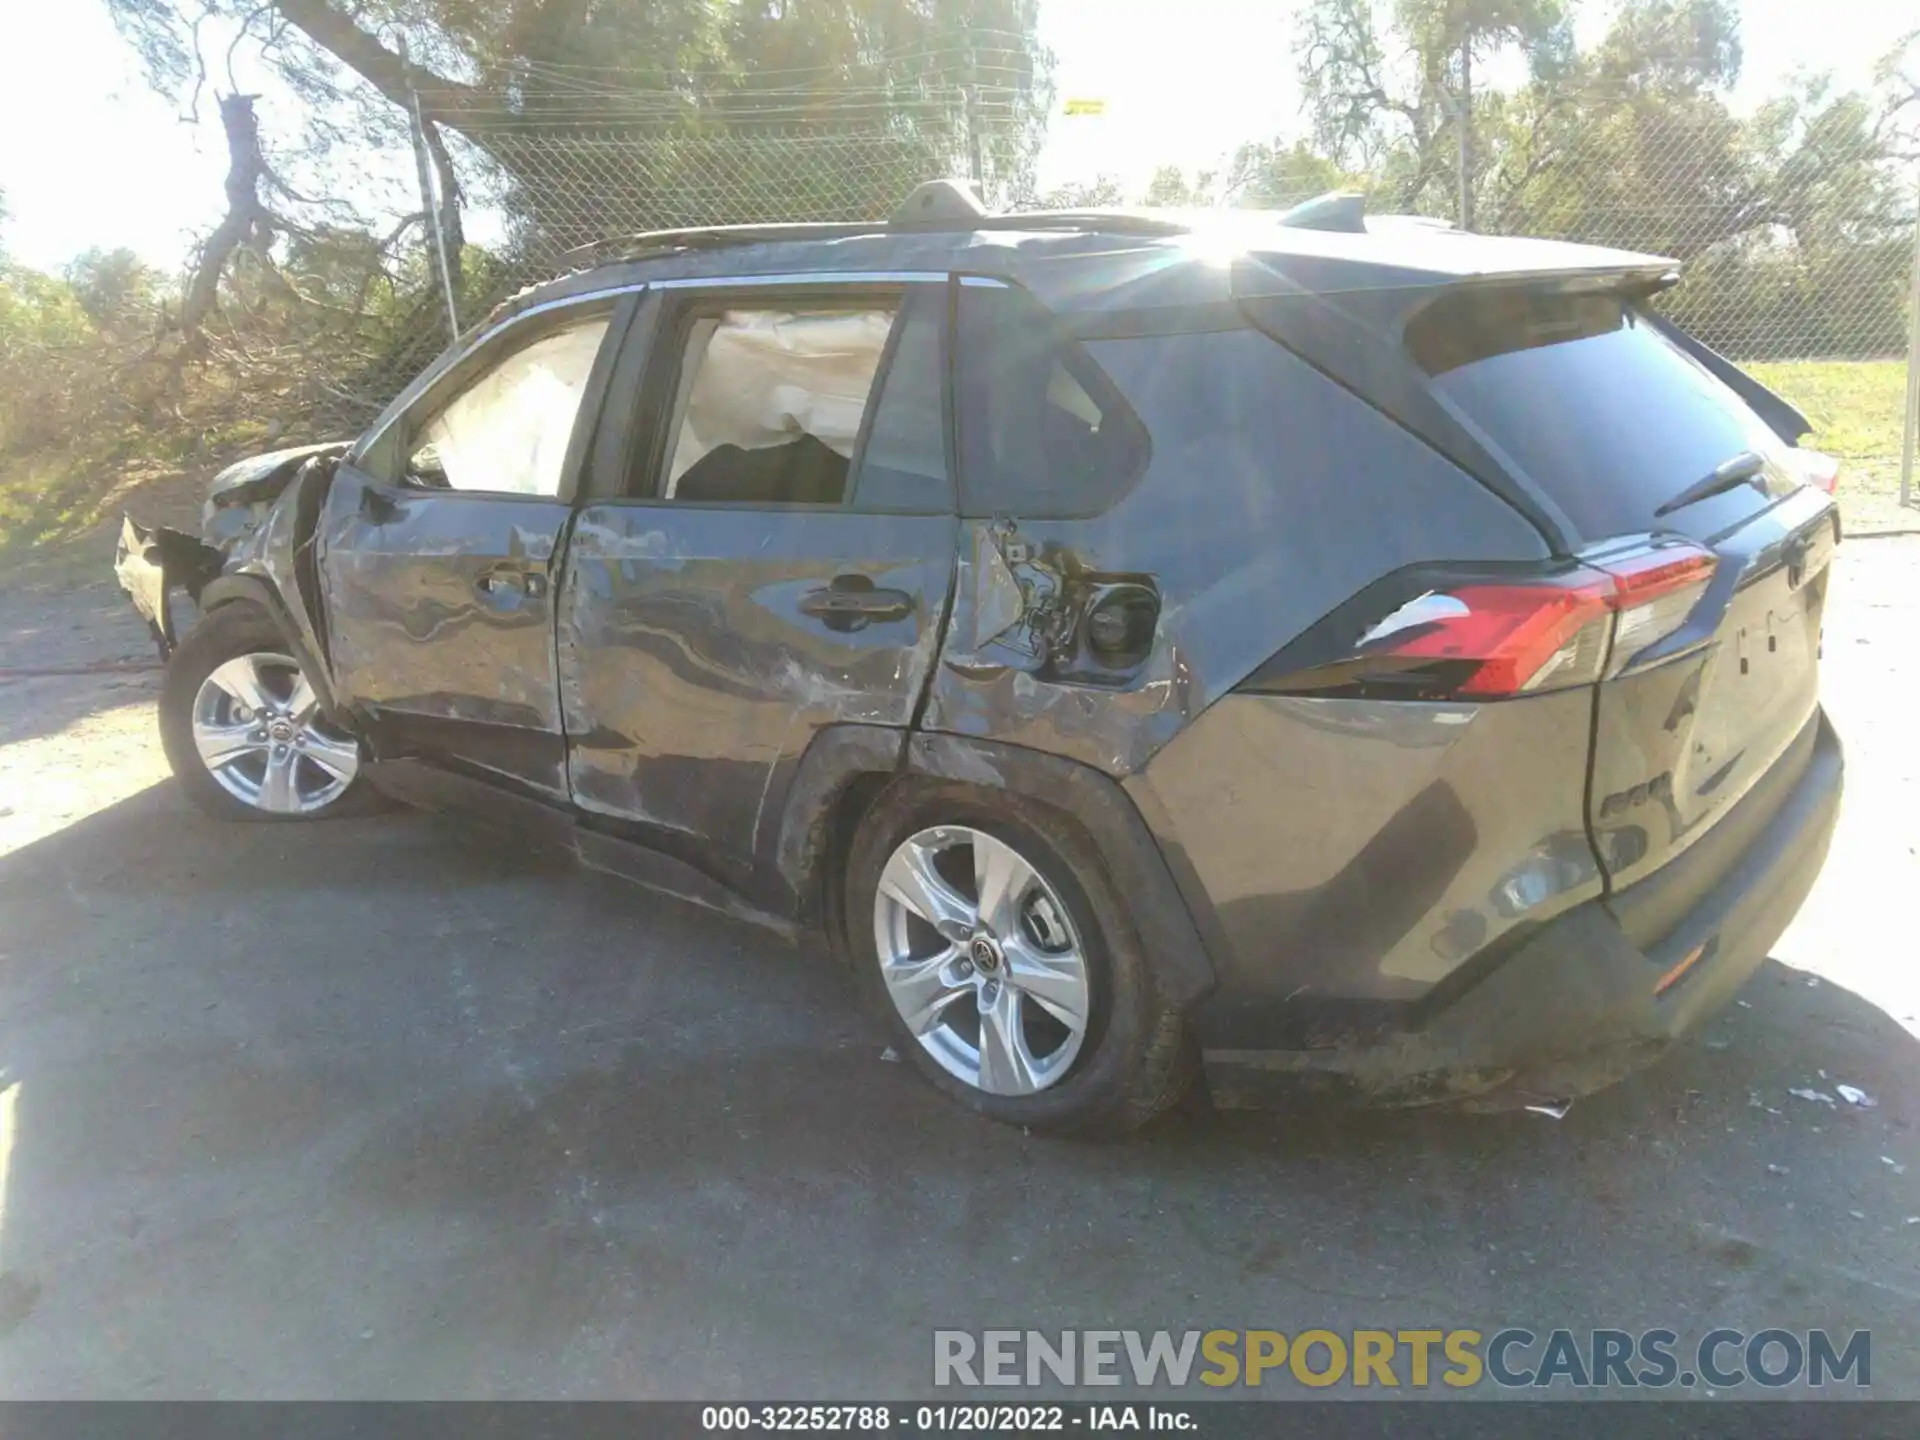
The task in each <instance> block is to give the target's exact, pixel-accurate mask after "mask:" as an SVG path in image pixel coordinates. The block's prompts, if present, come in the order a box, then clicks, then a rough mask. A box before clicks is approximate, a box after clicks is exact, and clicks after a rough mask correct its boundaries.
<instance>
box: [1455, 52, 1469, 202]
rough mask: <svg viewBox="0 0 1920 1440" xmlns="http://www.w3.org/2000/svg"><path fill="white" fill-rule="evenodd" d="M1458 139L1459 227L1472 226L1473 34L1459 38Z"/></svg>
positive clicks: (1456, 110) (1456, 118)
mask: <svg viewBox="0 0 1920 1440" xmlns="http://www.w3.org/2000/svg"><path fill="white" fill-rule="evenodd" d="M1453 123H1454V130H1455V133H1456V134H1457V135H1458V136H1459V139H1460V228H1461V229H1462V230H1471V229H1473V35H1472V32H1468V33H1467V34H1466V35H1463V36H1462V37H1461V39H1460V98H1459V99H1458V100H1457V101H1456V102H1455V103H1454V120H1453Z"/></svg>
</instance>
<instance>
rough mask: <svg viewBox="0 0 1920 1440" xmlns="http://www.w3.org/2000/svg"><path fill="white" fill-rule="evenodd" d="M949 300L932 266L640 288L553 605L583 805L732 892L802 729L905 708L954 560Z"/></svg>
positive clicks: (928, 662) (899, 721)
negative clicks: (641, 303)
mask: <svg viewBox="0 0 1920 1440" xmlns="http://www.w3.org/2000/svg"><path fill="white" fill-rule="evenodd" d="M948 309H949V305H948V283H947V277H946V276H945V275H926V276H899V275H895V276H875V277H862V276H796V277H750V278H748V279H743V280H713V281H700V282H694V283H685V282H674V281H668V282H663V283H659V284H656V285H655V286H654V287H653V288H652V289H651V290H650V291H649V299H648V301H647V305H646V308H645V309H643V311H642V313H641V314H640V316H639V317H638V318H637V319H636V321H635V323H634V326H633V332H632V335H631V338H630V340H629V349H628V353H627V354H626V355H625V356H623V358H622V360H621V362H620V368H619V370H618V372H617V373H616V378H615V381H614V391H615V393H619V394H628V395H633V396H637V400H635V401H631V402H630V403H631V404H633V405H634V407H635V408H634V409H633V412H632V414H631V415H629V416H626V417H614V416H612V414H611V412H612V410H613V406H612V405H611V404H610V405H609V407H608V410H609V416H610V418H609V423H608V424H607V425H606V426H604V427H603V430H602V436H601V444H602V446H603V448H604V447H605V446H608V445H612V446H615V447H617V451H618V453H613V454H608V453H599V452H596V454H595V456H594V458H593V461H592V464H591V467H590V468H591V472H592V476H591V478H590V481H589V487H590V493H589V496H588V499H587V501H586V503H585V504H584V505H583V506H582V508H581V509H580V511H579V512H578V515H577V517H576V520H575V524H574V529H573V534H572V538H571V541H570V545H569V550H568V556H567V562H566V573H565V577H564V580H563V582H562V586H561V593H560V596H559V600H558V604H557V618H558V651H557V653H558V666H559V673H560V689H561V699H562V706H563V710H564V716H565V724H566V732H567V747H568V773H569V778H570V781H571V784H572V791H573V797H574V801H575V803H576V804H577V805H578V806H579V807H580V808H581V809H582V810H583V811H584V812H586V813H587V815H588V816H589V817H599V819H600V820H601V821H602V822H604V823H606V824H607V825H610V826H615V827H618V828H619V830H620V831H621V833H625V834H627V835H628V836H629V838H633V839H638V840H641V841H643V842H644V843H647V844H648V845H650V846H651V847H652V848H654V849H656V850H659V851H663V852H665V853H667V854H669V855H672V856H674V857H676V858H678V859H680V860H682V861H683V862H685V863H687V864H690V865H692V866H694V867H695V868H697V869H699V870H701V871H703V872H705V873H707V874H708V875H710V876H711V877H712V878H713V879H716V880H719V881H721V882H723V883H725V884H727V885H730V886H731V887H733V888H734V889H736V890H745V891H747V892H748V893H754V891H755V889H756V886H757V879H756V877H757V876H764V875H765V874H767V873H770V872H769V870H768V868H767V867H765V866H764V865H763V864H762V861H764V860H766V859H767V858H768V856H769V853H770V850H771V846H772V843H773V839H774V836H775V833H776V831H777V828H778V827H777V824H776V823H775V822H777V820H778V818H779V817H780V816H781V815H782V813H783V811H784V802H785V798H786V792H787V788H788V786H789V785H790V784H791V783H792V779H793V776H794V773H795V771H796V769H797V767H798V764H799V762H800V759H801V757H802V756H803V755H804V754H805V753H806V751H807V747H808V745H809V743H810V742H811V741H812V739H813V738H814V736H815V735H816V734H817V733H818V732H819V731H820V730H821V729H822V728H823V727H825V726H828V725H832V724H835V723H841V722H854V723H861V724H867V725H878V726H888V727H896V728H898V729H900V730H902V731H903V732H904V731H905V729H906V728H907V727H908V725H909V724H910V723H911V722H912V720H913V718H914V715H915V713H916V711H917V708H918V706H919V704H920V701H921V697H922V693H923V691H924V690H925V688H926V684H927V678H928V675H929V674H930V672H931V670H932V667H933V662H934V655H935V650H936V646H937V642H938V638H939V633H940V627H941V624H942V621H943V618H944V616H945V613H946V609H947V604H948V596H949V592H950V589H951V585H952V577H953V571H954V550H955V539H956V529H957V525H958V522H957V520H956V518H955V512H954V502H953V489H952V482H951V477H950V469H949V465H948V459H947V449H948V446H947V421H946V413H945V406H946V389H947V386H946V379H945V377H946V329H947V314H948ZM591 823H592V821H591V819H590V821H589V824H591Z"/></svg>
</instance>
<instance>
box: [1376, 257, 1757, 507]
mask: <svg viewBox="0 0 1920 1440" xmlns="http://www.w3.org/2000/svg"><path fill="white" fill-rule="evenodd" d="M1406 345H1407V351H1408V353H1409V355H1411V357H1412V358H1413V361H1414V363H1415V364H1417V365H1418V366H1419V367H1420V368H1421V369H1422V370H1423V371H1425V372H1426V373H1427V375H1429V376H1430V377H1431V379H1432V384H1433V388H1434V389H1435V391H1437V392H1438V393H1439V395H1440V396H1441V397H1442V398H1443V399H1444V400H1445V401H1446V402H1447V403H1448V404H1449V405H1450V406H1451V407H1452V408H1453V409H1454V411H1455V413H1456V414H1458V415H1459V416H1460V417H1461V418H1462V419H1463V420H1465V421H1466V422H1468V423H1469V424H1470V425H1472V426H1474V427H1476V428H1477V429H1478V430H1479V431H1480V432H1481V433H1482V434H1483V435H1484V436H1485V437H1486V439H1488V440H1489V441H1491V442H1492V444H1493V445H1494V446H1495V447H1497V448H1498V449H1499V450H1501V451H1504V452H1505V454H1506V456H1507V458H1509V459H1510V460H1511V461H1512V462H1513V463H1514V464H1515V465H1516V466H1517V467H1518V468H1519V469H1520V470H1521V471H1522V472H1523V473H1524V474H1525V475H1526V476H1527V477H1528V478H1529V479H1530V480H1532V481H1533V483H1534V484H1535V485H1536V486H1538V487H1539V489H1540V490H1541V491H1542V493H1544V494H1545V495H1546V496H1548V498H1550V499H1551V500H1553V502H1554V503H1555V504H1557V505H1558V506H1559V507H1560V508H1561V509H1562V510H1563V511H1565V512H1566V515H1567V518H1568V519H1569V520H1570V521H1572V523H1573V525H1574V526H1575V528H1576V529H1577V530H1579V531H1580V533H1581V535H1582V537H1583V538H1585V539H1588V540H1595V539H1600V538H1602V537H1605V536H1609V535H1622V534H1632V533H1635V532H1639V531H1644V530H1647V529H1650V528H1652V527H1653V526H1655V525H1656V524H1658V523H1660V522H1658V521H1657V520H1656V519H1655V517H1654V513H1653V512H1654V511H1655V510H1656V509H1657V508H1658V507H1659V506H1660V505H1661V504H1663V503H1664V502H1666V501H1668V500H1671V499H1672V498H1673V497H1674V496H1675V495H1677V494H1679V493H1680V492H1681V491H1682V490H1684V489H1686V488H1687V487H1688V486H1689V485H1692V484H1693V483H1694V482H1696V481H1698V480H1699V479H1701V478H1702V477H1703V476H1705V475H1706V474H1707V473H1708V472H1709V471H1711V470H1713V469H1714V468H1715V467H1716V466H1718V465H1720V464H1722V463H1723V462H1725V461H1727V460H1729V459H1731V458H1733V457H1734V456H1736V455H1738V454H1740V453H1741V452H1743V451H1747V450H1756V451H1759V452H1760V453H1761V454H1762V455H1766V456H1769V457H1778V455H1779V453H1780V451H1781V442H1780V440H1779V437H1778V436H1776V435H1775V434H1774V433H1773V432H1772V431H1771V430H1769V429H1768V428H1767V426H1766V425H1765V424H1764V423H1763V422H1762V421H1761V419H1760V417H1759V416H1758V415H1756V414H1754V412H1753V411H1752V410H1751V409H1749V408H1748V407H1747V405H1746V404H1745V403H1744V402H1743V401H1742V400H1741V399H1740V398H1739V397H1738V396H1737V395H1735V394H1734V393H1733V392H1732V391H1731V390H1729V389H1728V388H1727V387H1726V386H1725V385H1723V384H1721V383H1720V381H1718V380H1717V379H1715V378H1714V377H1713V376H1712V375H1711V374H1709V373H1708V372H1707V371H1706V370H1705V369H1703V368H1702V367H1701V366H1700V365H1699V364H1697V363H1696V362H1695V361H1694V360H1693V358H1692V357H1691V356H1689V355H1687V354H1686V353H1685V352H1683V351H1682V350H1680V349H1679V348H1678V347H1677V346H1675V345H1673V344H1671V343H1670V342H1668V341H1667V340H1666V338H1665V337H1664V336H1662V335H1661V334H1660V333H1659V332H1658V331H1657V330H1655V329H1654V328H1653V327H1652V326H1651V325H1650V324H1648V323H1647V321H1646V317H1645V316H1644V315H1643V314H1642V313H1641V311H1640V310H1639V309H1638V307H1637V306H1636V305H1635V304H1633V303H1632V302H1629V301H1625V300H1622V299H1621V298H1620V297H1618V296H1613V295H1580V296H1568V295H1543V294H1540V293H1538V292H1528V291H1523V290H1492V291H1481V292H1477V293H1476V292H1467V293H1463V294H1459V295H1455V296H1450V297H1448V298H1446V299H1444V300H1441V301H1439V302H1438V303H1436V304H1434V305H1431V306H1429V307H1428V308H1427V309H1425V310H1424V311H1422V312H1421V313H1420V314H1419V315H1418V316H1417V317H1416V318H1415V319H1414V320H1413V321H1412V322H1411V323H1410V324H1409V325H1408V327H1407V335H1406ZM1771 483H1773V484H1775V485H1780V486H1784V485H1785V484H1787V483H1789V482H1786V481H1785V479H1784V477H1783V476H1776V478H1775V479H1774V480H1773V481H1772V482H1771ZM1764 503H1766V501H1765V499H1764V497H1763V496H1762V495H1761V493H1760V492H1759V491H1757V490H1756V489H1755V488H1753V487H1752V486H1747V485H1742V486H1740V487H1738V489H1736V490H1734V491H1730V492H1728V493H1726V494H1724V495H1720V496H1717V497H1715V498H1713V499H1710V500H1703V501H1701V502H1700V503H1699V504H1698V505H1697V506H1690V507H1688V510H1687V512H1685V513H1686V514H1687V516H1688V518H1689V519H1690V520H1693V521H1699V522H1705V523H1707V524H1711V525H1720V524H1725V523H1731V522H1733V521H1736V520H1738V519H1739V518H1740V517H1741V516H1742V515H1745V514H1747V513H1750V512H1752V511H1753V510H1755V509H1757V508H1759V507H1760V506H1761V505H1763V504H1764ZM1674 518H1675V519H1676V520H1678V519H1679V518H1680V516H1679V514H1678V513H1676V515H1675V517H1674ZM1690 528H1691V527H1690Z"/></svg>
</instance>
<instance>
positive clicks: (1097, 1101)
mask: <svg viewBox="0 0 1920 1440" xmlns="http://www.w3.org/2000/svg"><path fill="white" fill-rule="evenodd" d="M847 901H848V903H847V909H846V913H847V917H848V920H847V929H848V932H849V940H850V943H851V945H852V947H853V951H854V956H853V958H854V961H855V965H856V968H857V969H858V971H859V972H860V973H861V975H862V977H863V981H864V985H865V988H866V990H867V993H868V996H869V999H870V1002H871V1004H872V1006H873V1008H874V1009H875V1010H876V1011H877V1012H878V1013H879V1014H880V1016H881V1017H882V1019H883V1020H884V1022H885V1023H886V1024H887V1025H888V1026H889V1027H890V1029H891V1030H892V1032H893V1034H894V1035H895V1037H896V1043H897V1045H898V1048H900V1049H902V1050H904V1051H905V1052H906V1053H907V1054H908V1055H909V1056H910V1057H911V1059H912V1061H913V1063H914V1064H915V1065H916V1067H917V1068H918V1069H919V1070H920V1071H921V1073H922V1074H923V1075H925V1076H926V1077H927V1078H928V1079H929V1080H930V1081H931V1082H932V1083H933V1084H934V1085H935V1086H936V1087H937V1088H938V1089H940V1090H941V1091H943V1092H944V1093H946V1094H947V1095H948V1096H950V1097H952V1098H953V1099H955V1100H958V1101H959V1102H960V1103H961V1104H963V1105H965V1106H967V1107H968V1108H969V1109H971V1110H975V1111H977V1112H979V1113H980V1114H983V1115H987V1116H989V1117H991V1118H993V1119H996V1120H1001V1121H1005V1122H1007V1123H1009V1124H1016V1125H1025V1126H1033V1127H1039V1128H1043V1129H1050V1130H1056V1131H1063V1132H1070V1133H1082V1134H1086V1133H1095V1134H1099V1133H1107V1134H1111V1133H1116V1132H1121V1131H1126V1130H1130V1129H1133V1128H1134V1127H1136V1126H1138V1125H1141V1124H1143V1123H1145V1122H1146V1121H1147V1120H1148V1119H1150V1118H1152V1117H1153V1116H1154V1115H1156V1114H1158V1113H1159V1112H1160V1111H1161V1110H1164V1109H1165V1108H1167V1107H1168V1106H1170V1105H1172V1104H1173V1103H1174V1102H1175V1101H1176V1100H1178V1099H1179V1098H1180V1095H1181V1093H1182V1092H1183V1091H1184V1089H1185V1088H1186V1086H1187V1084H1188V1083H1189V1082H1190V1080H1191V1078H1192V1074H1193V1068H1194V1067H1193V1063H1192V1062H1193V1055H1192V1047H1191V1042H1190V1040H1189V1039H1188V1036H1187V1034H1186V1028H1185V1025H1184V1023H1183V1021H1182V1018H1181V1016H1180V1015H1179V1013H1178V1012H1177V1011H1176V1010H1174V1009H1173V1008H1172V1007H1171V1006H1170V1005H1168V1004H1167V1002H1166V1000H1165V999H1164V997H1163V996H1162V994H1161V992H1160V988H1159V986H1158V985H1157V984H1156V983H1155V980H1154V975H1153V971H1152V966H1151V964H1150V962H1149V960H1148V957H1147V956H1146V955H1145V953H1144V952H1143V950H1142V948H1141V945H1140V941H1139V938H1138V936H1137V935H1136V934H1135V932H1134V928H1133V926H1132V924H1131V923H1130V920H1129V918H1128V914H1127V910H1126V907H1125V904H1124V902H1123V901H1122V900H1121V898H1120V896H1119V895H1118V893H1117V892H1116V891H1115V889H1114V887H1113V882H1112V881H1111V880H1110V879H1109V878H1108V876H1107V872H1106V867H1105V866H1104V865H1102V864H1101V862H1100V857H1099V854H1098V852H1097V851H1096V850H1095V848H1094V847H1093V845H1092V843H1091V842H1090V841H1089V840H1088V839H1087V838H1086V837H1085V836H1084V835H1083V834H1082V833H1081V832H1080V830H1079V829H1078V827H1076V826H1075V825H1073V824H1072V822H1071V821H1069V820H1067V819H1066V818H1065V817H1063V816H1061V815H1059V814H1058V813H1056V812H1054V811H1053V810H1051V809H1049V808H1048V807H1045V806H1042V805H1036V804H1032V803H1030V802H1027V801H1025V800H1023V799H1021V798H1019V797H1015V796H1009V795H993V796H986V795H983V794H981V793H979V792H977V791H974V790H972V789H970V788H969V787H966V786H956V785H941V784H930V783H927V782H922V781H918V780H904V781H899V782H896V783H895V784H894V785H893V786H892V787H890V788H889V789H888V790H887V791H886V792H885V793H883V794H882V795H881V796H880V798H879V799H878V800H877V801H876V802H875V804H874V806H873V808H872V810H870V811H869V812H868V813H867V815H866V817H865V819H864V821H863V822H862V824H861V828H860V830H859V833H858V834H857V835H856V836H855V837H854V842H853V845H852V847H851V850H850V853H849V855H848V866H847Z"/></svg>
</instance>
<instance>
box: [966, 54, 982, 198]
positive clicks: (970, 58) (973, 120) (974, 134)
mask: <svg viewBox="0 0 1920 1440" xmlns="http://www.w3.org/2000/svg"><path fill="white" fill-rule="evenodd" d="M960 94H961V99H962V100H963V101H964V103H965V105H966V111H967V178H968V179H969V180H971V181H973V192H974V194H976V195H978V196H979V197H980V202H981V203H982V204H985V203H986V199H987V174H986V169H987V167H986V165H985V164H984V163H983V161H982V155H981V150H980V98H979V97H980V73H979V61H978V59H977V58H976V56H975V54H974V49H973V36H972V35H971V34H969V35H968V36H967V83H966V84H965V85H964V86H962V87H961V91H960Z"/></svg>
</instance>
